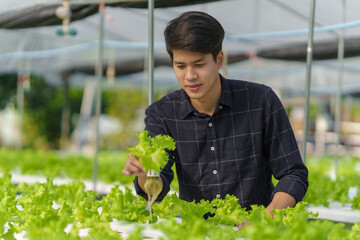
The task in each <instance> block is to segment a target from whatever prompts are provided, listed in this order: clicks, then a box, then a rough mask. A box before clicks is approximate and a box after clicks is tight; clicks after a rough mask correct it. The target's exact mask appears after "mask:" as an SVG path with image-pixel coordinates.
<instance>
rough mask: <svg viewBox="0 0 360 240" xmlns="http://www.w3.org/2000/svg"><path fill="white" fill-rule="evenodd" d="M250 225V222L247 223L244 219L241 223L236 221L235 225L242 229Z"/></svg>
mask: <svg viewBox="0 0 360 240" xmlns="http://www.w3.org/2000/svg"><path fill="white" fill-rule="evenodd" d="M249 225H251V223H249V222H248V221H246V220H244V221H242V222H241V223H236V226H237V227H238V229H239V230H241V229H243V228H244V227H246V226H249Z"/></svg>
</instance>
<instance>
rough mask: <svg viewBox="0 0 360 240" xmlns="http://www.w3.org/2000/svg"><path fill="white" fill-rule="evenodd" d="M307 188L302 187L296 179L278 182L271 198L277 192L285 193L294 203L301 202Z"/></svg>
mask: <svg viewBox="0 0 360 240" xmlns="http://www.w3.org/2000/svg"><path fill="white" fill-rule="evenodd" d="M306 190H307V187H306V186H304V185H303V183H301V182H300V181H298V180H296V179H291V180H290V179H283V180H280V181H279V182H278V184H277V185H276V187H275V189H274V191H273V193H272V197H274V195H275V193H277V192H285V193H288V194H290V195H291V196H293V197H294V198H295V200H296V202H297V203H298V202H301V201H302V200H303V198H304V196H305V193H306Z"/></svg>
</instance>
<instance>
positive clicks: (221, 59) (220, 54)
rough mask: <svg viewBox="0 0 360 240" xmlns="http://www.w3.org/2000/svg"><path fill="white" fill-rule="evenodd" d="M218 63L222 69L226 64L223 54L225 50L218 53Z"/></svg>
mask: <svg viewBox="0 0 360 240" xmlns="http://www.w3.org/2000/svg"><path fill="white" fill-rule="evenodd" d="M216 62H217V65H218V68H219V69H220V68H221V67H222V65H223V64H224V52H223V50H220V52H219V53H218V55H217V57H216Z"/></svg>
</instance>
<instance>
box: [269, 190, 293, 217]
mask: <svg viewBox="0 0 360 240" xmlns="http://www.w3.org/2000/svg"><path fill="white" fill-rule="evenodd" d="M295 204H296V200H295V198H294V197H293V196H291V195H290V194H288V193H284V192H277V193H275V195H274V197H273V200H272V201H271V203H270V204H269V206H267V208H266V211H265V213H267V214H270V215H271V217H273V216H274V212H273V211H272V210H273V209H284V208H287V207H294V206H295Z"/></svg>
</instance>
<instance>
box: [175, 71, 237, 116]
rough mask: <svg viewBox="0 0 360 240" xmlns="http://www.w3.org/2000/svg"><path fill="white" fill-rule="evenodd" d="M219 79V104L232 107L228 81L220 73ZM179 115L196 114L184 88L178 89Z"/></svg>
mask: <svg viewBox="0 0 360 240" xmlns="http://www.w3.org/2000/svg"><path fill="white" fill-rule="evenodd" d="M220 81H221V97H220V101H219V106H227V107H230V108H232V96H231V90H230V86H229V83H228V81H227V79H226V78H224V77H223V76H222V75H221V74H220ZM180 101H181V104H180V116H181V118H182V119H185V118H186V117H187V116H188V115H189V114H195V115H196V114H197V111H196V110H195V108H194V107H193V106H192V105H191V103H190V100H189V97H188V95H187V94H186V92H185V91H184V89H181V90H180Z"/></svg>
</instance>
